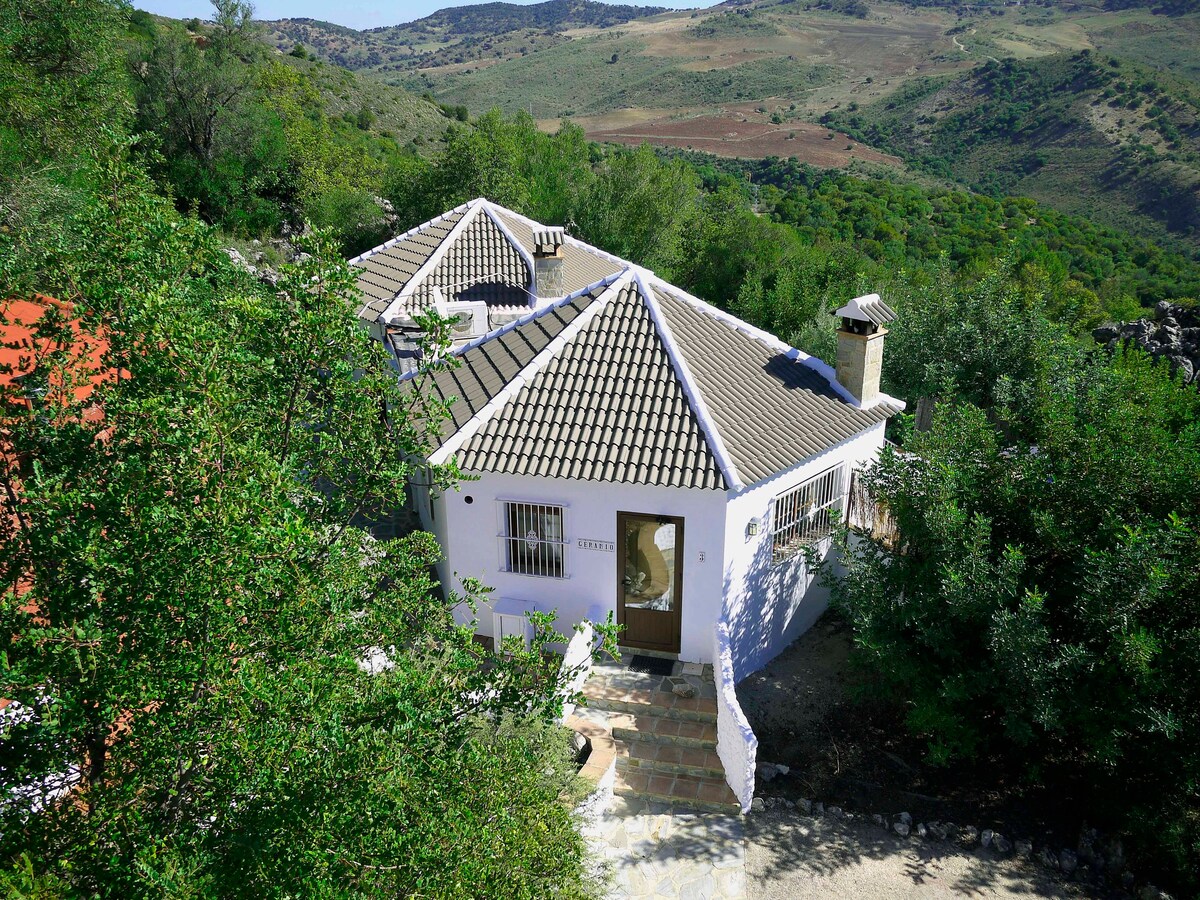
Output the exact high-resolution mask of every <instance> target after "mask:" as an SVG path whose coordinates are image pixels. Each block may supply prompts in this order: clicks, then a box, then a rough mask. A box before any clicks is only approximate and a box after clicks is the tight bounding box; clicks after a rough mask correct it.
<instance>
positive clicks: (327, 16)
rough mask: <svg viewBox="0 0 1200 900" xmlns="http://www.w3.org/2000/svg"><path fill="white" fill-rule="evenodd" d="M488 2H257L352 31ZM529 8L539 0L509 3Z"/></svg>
mask: <svg viewBox="0 0 1200 900" xmlns="http://www.w3.org/2000/svg"><path fill="white" fill-rule="evenodd" d="M483 2H486V0H360V2H346V0H256V2H255V3H254V10H255V12H254V17H255V18H256V19H299V18H309V19H324V20H325V21H326V22H335V23H337V24H338V25H346V26H349V27H350V28H377V27H378V26H380V25H398V24H400V23H401V22H411V21H412V20H413V19H420V18H422V17H423V16H427V15H429V14H430V13H433V12H437V11H438V10H439V9H444V8H446V7H448V6H474V5H475V4H477V3H483ZM510 2H513V3H518V4H520V5H521V6H529V5H530V4H531V3H535V2H538V0H510ZM627 2H629V3H631V4H633V5H636V6H668V7H671V8H672V9H688V8H694V7H701V6H711V5H712V4H713V3H716V2H717V0H627ZM133 5H134V6H135V7H137V8H138V9H144V10H146V11H147V12H152V13H157V14H158V15H160V16H171V17H172V18H175V19H190V18H192V17H193V16H196V17H197V18H200V19H207V18H208V17H209V15H210V14H211V13H212V4H211V3H209V2H208V0H133Z"/></svg>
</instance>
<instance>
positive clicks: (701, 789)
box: [583, 654, 741, 815]
mask: <svg viewBox="0 0 1200 900" xmlns="http://www.w3.org/2000/svg"><path fill="white" fill-rule="evenodd" d="M629 658H630V654H623V655H622V661H621V663H620V664H618V663H616V662H610V663H608V664H601V665H597V666H596V667H595V668H594V669H593V670H592V676H591V678H589V679H588V681H587V683H585V684H584V686H583V694H584V696H585V697H586V698H587V703H588V707H589V709H590V710H597V711H602V712H603V713H604V714H605V716H606V718H607V719H608V724H609V726H610V727H611V729H612V736H613V739H614V741H615V742H616V757H617V781H616V785H615V788H614V789H615V791H616V793H617V794H618V795H620V796H624V797H630V798H636V799H640V800H647V801H652V802H656V803H665V804H670V805H672V806H687V807H692V808H696V809H706V810H712V811H714V812H723V813H731V814H735V815H736V814H738V813H739V812H740V811H741V808H740V806H739V805H738V802H737V798H736V797H735V796H734V794H733V791H731V790H730V789H729V785H727V784H726V783H725V770H724V768H723V767H722V765H721V760H720V758H719V757H718V756H717V703H716V688H715V687H714V685H713V680H712V669H711V667H709V666H704V667H699V666H692V665H689V666H687V667H686V669H685V668H684V665H683V664H681V663H678V662H676V663H675V664H674V671H673V673H672V675H671V676H655V675H646V674H642V673H638V672H631V671H629V669H628V668H626V667H625V665H627V663H628V661H629ZM685 683H686V684H689V685H691V686H692V688H693V690H694V691H695V696H694V697H680V696H678V695H676V694H675V693H673V692H672V687H673V686H674V685H676V684H685Z"/></svg>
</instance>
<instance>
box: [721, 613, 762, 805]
mask: <svg viewBox="0 0 1200 900" xmlns="http://www.w3.org/2000/svg"><path fill="white" fill-rule="evenodd" d="M713 655H714V660H713V680H714V681H715V682H716V686H717V756H719V757H720V758H721V766H722V768H724V769H725V781H726V783H727V784H728V785H729V789H730V790H731V791H733V793H734V796H736V797H737V798H738V803H740V804H741V805H742V812H750V801H752V800H753V799H754V767H755V763H756V761H757V759H758V738H757V737H755V736H754V729H753V728H751V727H750V722H749V721H748V720H747V719H746V714H745V713H744V712H742V706H741V704H740V703H738V698H737V680H736V679H735V678H734V674H733V652H732V648H731V647H730V645H729V629H728V627H727V626H726V625H725V623H724V622H718V623H717V624H716V625H715V626H714V627H713Z"/></svg>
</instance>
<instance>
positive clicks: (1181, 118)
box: [823, 51, 1200, 246]
mask: <svg viewBox="0 0 1200 900" xmlns="http://www.w3.org/2000/svg"><path fill="white" fill-rule="evenodd" d="M823 121H825V122H827V123H829V124H831V125H836V126H838V127H840V128H843V129H844V130H846V131H847V132H849V133H850V134H852V135H855V136H856V137H858V138H859V139H860V140H864V141H868V142H870V143H871V144H873V145H874V146H877V147H883V148H886V149H887V150H890V151H891V152H893V153H896V154H898V155H900V156H902V157H904V158H905V159H907V160H908V161H909V162H911V163H913V164H915V165H917V166H918V167H919V168H922V169H924V170H925V171H927V172H930V173H932V174H936V175H939V176H942V177H946V178H951V179H954V180H957V181H960V182H962V183H965V184H967V185H970V186H971V187H973V188H975V189H977V190H981V191H984V192H987V193H991V194H995V195H1005V194H1007V195H1023V196H1028V197H1033V198H1035V199H1037V200H1041V201H1042V202H1044V203H1048V204H1050V205H1052V206H1055V207H1057V208H1059V209H1062V210H1064V211H1066V212H1071V213H1077V214H1082V215H1086V216H1088V217H1089V218H1092V219H1093V220H1095V221H1097V222H1102V223H1105V224H1109V225H1113V226H1116V227H1120V228H1124V229H1125V230H1128V231H1132V232H1135V233H1141V234H1143V235H1147V236H1151V237H1156V238H1166V239H1172V238H1174V239H1183V240H1184V241H1186V242H1187V243H1188V244H1190V245H1192V246H1194V245H1195V242H1196V240H1197V238H1198V237H1200V88H1197V86H1196V85H1195V83H1194V82H1191V81H1186V80H1183V79H1181V78H1177V77H1175V76H1173V75H1171V74H1169V73H1167V72H1163V71H1157V72H1156V71H1153V70H1151V69H1148V68H1146V67H1144V66H1141V65H1138V64H1134V63H1130V62H1128V61H1125V60H1120V59H1118V58H1116V57H1105V56H1102V55H1100V54H1096V53H1091V52H1088V51H1083V52H1080V53H1072V54H1063V53H1060V54H1056V55H1053V56H1049V57H1045V58H1043V59H1038V60H1025V61H1018V60H1014V59H1006V60H1002V61H990V62H988V63H985V64H984V65H982V66H979V67H977V68H975V69H972V70H971V71H968V72H965V73H962V74H960V75H957V76H951V77H942V78H930V79H920V80H916V81H913V82H911V83H909V84H908V85H906V86H905V87H904V88H903V89H902V90H900V91H898V92H896V93H895V94H893V95H891V96H890V97H888V98H886V99H885V100H880V101H878V102H876V103H874V104H872V105H870V106H867V107H865V108H863V109H857V108H843V109H841V110H838V111H836V112H833V113H829V114H826V116H825V117H824V119H823Z"/></svg>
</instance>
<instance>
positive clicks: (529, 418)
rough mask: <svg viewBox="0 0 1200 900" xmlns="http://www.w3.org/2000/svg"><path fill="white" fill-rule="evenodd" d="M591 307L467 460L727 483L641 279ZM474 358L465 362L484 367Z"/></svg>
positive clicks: (515, 469) (555, 472)
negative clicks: (640, 285) (661, 334)
mask: <svg viewBox="0 0 1200 900" xmlns="http://www.w3.org/2000/svg"><path fill="white" fill-rule="evenodd" d="M588 305H589V306H594V307H598V308H596V309H595V310H594V311H593V315H591V316H590V317H589V319H588V321H587V323H586V324H585V325H584V326H583V327H582V328H581V329H580V330H579V331H578V332H577V333H576V334H575V335H573V336H572V337H571V338H570V339H569V340H567V341H566V342H565V343H564V345H563V346H562V347H561V348H560V349H559V351H558V352H557V353H555V354H554V355H553V356H552V357H551V358H550V359H548V360H547V361H546V362H545V364H544V365H543V366H542V367H541V368H540V369H539V370H538V371H537V372H536V374H534V375H533V376H532V377H531V378H530V379H529V380H528V381H527V382H526V383H525V385H524V386H523V387H522V388H521V389H520V390H519V391H517V392H516V393H515V395H514V396H512V397H511V398H510V399H509V400H508V402H507V403H506V404H505V406H504V409H503V411H502V412H501V413H499V414H497V415H494V416H492V417H491V418H490V419H488V421H487V422H486V423H485V424H483V426H482V427H481V428H480V429H479V430H478V431H476V432H475V433H474V434H473V435H471V437H470V438H468V439H467V440H466V442H465V443H463V444H462V445H461V446H460V447H459V449H458V460H459V464H460V465H461V466H462V467H463V468H464V469H466V470H468V471H470V470H474V471H485V472H502V473H507V474H511V475H529V476H533V477H545V478H576V479H584V480H589V481H617V482H624V483H627V484H655V485H662V486H666V487H685V488H717V489H722V490H723V489H724V488H725V487H726V484H725V479H724V477H723V476H722V474H721V469H720V467H719V466H718V464H717V461H716V459H715V458H714V457H713V454H712V453H711V452H709V449H708V445H707V443H706V441H705V437H704V431H703V428H702V427H701V425H700V422H699V420H698V419H697V417H696V414H695V412H693V410H692V408H691V406H690V404H689V403H688V398H687V395H686V393H685V391H684V388H683V386H682V385H681V384H680V382H679V379H678V378H677V377H676V375H675V372H674V369H673V368H672V365H671V359H670V357H669V356H668V355H667V351H666V348H665V346H664V345H663V342H662V340H661V339H660V337H659V335H658V332H657V331H656V330H655V326H654V321H653V320H652V318H651V316H650V313H649V311H648V310H647V308H646V304H645V302H644V300H643V298H642V297H641V296H640V294H639V291H638V287H637V284H636V283H635V282H634V281H633V280H632V279H627V280H626V281H625V282H624V284H622V285H621V286H619V287H613V288H610V289H609V291H607V292H606V293H605V294H604V295H602V296H601V297H600V298H597V299H592V300H591V302H590V303H589V304H588ZM526 327H527V326H526ZM520 330H521V329H517V330H516V331H520ZM484 346H486V344H485V345H481V346H480V348H478V349H479V350H482V349H483V347H484ZM477 352H478V351H477ZM469 356H470V354H467V355H465V357H464V362H465V363H466V364H467V365H468V366H470V367H471V368H475V367H476V362H475V360H474V359H467V358H466V357H469Z"/></svg>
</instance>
